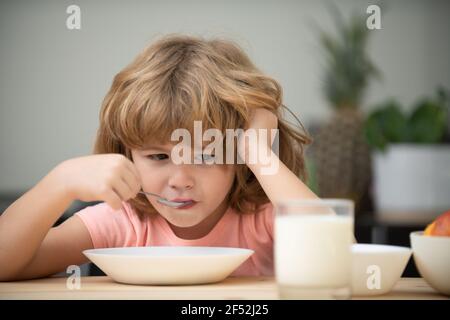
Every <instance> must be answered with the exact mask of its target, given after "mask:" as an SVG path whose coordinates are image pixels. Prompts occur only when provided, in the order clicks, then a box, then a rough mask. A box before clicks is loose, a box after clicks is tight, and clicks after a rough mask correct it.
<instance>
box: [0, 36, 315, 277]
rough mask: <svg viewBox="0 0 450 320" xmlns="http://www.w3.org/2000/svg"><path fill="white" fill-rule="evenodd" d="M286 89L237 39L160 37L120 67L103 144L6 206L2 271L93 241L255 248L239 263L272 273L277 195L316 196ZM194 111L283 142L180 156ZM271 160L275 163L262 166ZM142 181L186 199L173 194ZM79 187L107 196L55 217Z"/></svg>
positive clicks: (88, 196) (74, 257)
mask: <svg viewBox="0 0 450 320" xmlns="http://www.w3.org/2000/svg"><path fill="white" fill-rule="evenodd" d="M281 100H282V90H281V87H280V86H279V84H278V83H277V82H276V81H275V80H273V79H271V78H270V77H267V76H265V75H264V74H263V73H262V72H260V71H259V70H258V69H257V68H256V67H255V66H254V65H253V64H252V62H251V61H250V60H249V58H248V57H247V55H246V54H245V53H244V52H243V51H242V50H241V49H240V48H239V47H238V46H237V45H235V44H234V43H232V42H230V41H225V40H219V39H215V40H209V41H207V40H205V39H202V38H197V37H193V36H183V35H170V36H166V37H163V38H162V39H159V40H158V41H156V42H155V43H153V44H152V45H150V46H149V47H148V48H146V49H145V50H144V51H143V52H142V53H141V54H139V55H138V56H137V57H136V59H135V60H134V61H133V62H132V63H131V64H130V65H128V66H127V67H126V68H125V69H123V70H122V71H121V72H119V73H118V74H117V75H116V76H115V78H114V81H113V83H112V86H111V88H110V90H109V92H108V93H107V95H106V97H105V99H104V101H103V105H102V109H101V112H100V127H99V130H98V133H97V138H96V143H95V152H94V153H95V154H94V155H89V156H85V157H79V158H74V159H69V160H66V161H64V162H62V163H60V164H59V165H57V166H56V167H55V168H53V170H51V171H50V172H49V173H48V174H47V175H46V176H45V177H44V178H43V179H42V180H41V181H39V182H38V183H37V185H36V186H34V187H33V188H32V189H31V190H29V191H28V192H27V193H25V194H24V195H23V196H22V197H21V198H19V199H18V200H17V201H15V202H14V203H13V204H12V205H11V206H10V207H9V208H8V209H7V210H6V211H5V212H4V213H3V215H2V216H1V217H0V261H1V262H2V263H1V264H2V268H1V269H0V280H3V281H5V280H18V279H29V278H37V277H45V276H48V275H51V274H54V273H57V272H60V271H63V270H65V268H66V267H67V266H68V265H72V264H83V263H86V262H87V261H88V260H87V258H86V257H85V256H84V255H83V253H82V251H83V250H86V249H91V248H103V247H128V246H153V245H156V246H164V245H170V246H186V245H189V246H225V247H243V248H250V249H253V250H254V251H255V253H254V254H253V255H252V256H251V258H249V259H248V260H247V261H246V262H245V263H243V264H242V265H241V266H240V267H239V268H238V269H237V270H236V271H235V272H234V273H233V275H235V276H237V275H241V276H243V275H255V276H256V275H273V272H274V270H273V214H274V212H273V205H272V204H273V203H276V202H278V201H280V200H282V199H283V198H316V195H315V194H314V193H313V192H312V191H310V190H309V189H308V188H307V187H306V186H305V184H304V183H303V182H302V180H301V179H300V178H303V177H304V162H303V145H304V144H307V143H309V138H308V137H307V136H306V135H305V134H304V133H303V132H302V131H299V130H297V129H296V128H295V127H293V126H291V125H290V124H288V123H287V122H286V121H285V120H283V119H282V107H284V106H283V105H282V101H281ZM195 120H197V121H201V125H202V129H204V130H206V129H208V128H216V129H218V130H220V132H225V130H226V129H237V128H244V129H266V130H269V129H278V130H279V131H278V137H279V154H277V153H275V152H274V151H273V150H272V149H271V146H272V143H273V141H274V140H273V137H271V138H269V139H265V138H259V136H258V138H257V140H255V141H254V143H247V144H245V143H244V142H243V139H237V145H236V151H237V154H238V155H239V156H240V157H241V159H242V160H243V162H244V163H242V161H241V163H238V162H237V161H236V162H235V163H231V164H230V163H228V162H227V163H223V164H217V163H213V164H207V163H206V161H205V158H206V159H211V158H214V157H215V155H214V154H213V153H210V154H206V152H205V155H202V161H203V162H202V163H201V164H198V163H197V164H196V163H193V164H189V163H182V164H175V163H174V161H172V157H173V152H172V151H173V148H174V147H175V145H176V142H177V141H173V139H172V134H173V132H174V130H176V129H179V128H186V129H188V131H189V132H192V128H193V122H194V121H195ZM194 134H195V133H194ZM194 140H195V139H194ZM204 142H205V141H201V146H200V148H203V147H204ZM227 146H228V145H227ZM195 147H198V146H197V145H196V146H195ZM257 150H262V151H264V152H266V153H265V154H266V155H268V158H267V159H266V160H268V161H266V162H265V163H264V164H263V163H262V162H261V161H258V160H257V161H250V160H251V157H250V156H248V155H250V154H252V152H257ZM230 151H233V150H230V149H227V150H226V152H227V153H229V152H230ZM208 156H209V157H210V158H208ZM272 164H276V168H277V171H276V173H274V174H264V173H263V172H262V169H263V168H264V167H267V165H272ZM141 190H143V191H146V192H152V193H155V194H158V195H160V196H161V197H164V198H166V199H168V200H173V201H180V202H182V204H183V206H181V207H179V208H173V207H169V206H166V205H164V204H162V203H160V202H158V201H157V200H158V199H157V198H156V197H153V196H150V195H144V194H141V193H139V191H141ZM76 199H78V200H81V201H103V202H102V203H100V204H97V205H94V206H90V207H87V208H85V209H83V210H81V211H79V212H77V213H76V214H75V215H74V216H73V217H71V218H69V219H68V220H67V221H65V222H64V223H63V224H61V225H59V226H57V227H53V228H52V226H53V225H54V223H55V221H57V219H58V218H59V217H60V215H61V214H62V213H63V212H64V211H65V210H66V209H67V208H68V207H69V205H70V204H71V203H72V201H74V200H76ZM183 201H185V202H183Z"/></svg>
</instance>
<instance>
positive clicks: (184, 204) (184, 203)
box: [170, 198, 197, 209]
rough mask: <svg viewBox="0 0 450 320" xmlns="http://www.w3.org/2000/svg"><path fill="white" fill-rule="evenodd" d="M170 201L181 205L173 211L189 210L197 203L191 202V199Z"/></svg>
mask: <svg viewBox="0 0 450 320" xmlns="http://www.w3.org/2000/svg"><path fill="white" fill-rule="evenodd" d="M170 201H173V202H179V203H182V205H181V206H179V207H176V208H174V209H189V208H191V207H193V206H194V205H196V204H197V201H195V200H192V199H179V198H177V199H172V200H170Z"/></svg>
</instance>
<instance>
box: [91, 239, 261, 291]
mask: <svg viewBox="0 0 450 320" xmlns="http://www.w3.org/2000/svg"><path fill="white" fill-rule="evenodd" d="M253 252H254V251H253V250H250V249H242V248H227V247H169V246H154V247H126V248H104V249H90V250H84V251H83V253H84V255H86V257H88V258H89V259H90V260H91V261H92V262H93V263H95V264H96V265H97V266H98V267H99V268H100V269H101V270H102V271H103V272H105V273H106V274H107V275H108V276H110V277H111V278H112V279H113V280H115V281H117V282H121V283H128V284H146V285H186V284H202V283H212V282H218V281H222V280H223V279H225V278H226V277H228V276H229V275H230V274H231V273H232V272H233V271H234V270H236V269H237V268H238V267H239V266H240V265H241V264H242V263H243V262H244V261H245V260H247V259H248V258H249V257H250V256H251V255H252V254H253Z"/></svg>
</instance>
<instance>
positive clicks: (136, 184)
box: [122, 167, 141, 198]
mask: <svg viewBox="0 0 450 320" xmlns="http://www.w3.org/2000/svg"><path fill="white" fill-rule="evenodd" d="M123 171H124V172H123V177H122V179H123V180H124V182H125V183H126V184H127V185H128V188H129V189H130V190H131V193H132V194H131V197H130V198H134V197H135V196H136V195H137V193H138V192H139V191H140V190H141V183H140V180H139V179H138V178H136V176H135V174H134V173H133V172H131V170H129V169H128V167H127V168H125V170H123Z"/></svg>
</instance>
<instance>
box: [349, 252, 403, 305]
mask: <svg viewBox="0 0 450 320" xmlns="http://www.w3.org/2000/svg"><path fill="white" fill-rule="evenodd" d="M410 257H411V249H410V248H406V247H398V246H390V245H380V244H354V245H352V295H354V296H374V295H381V294H385V293H387V292H389V291H391V290H392V288H393V287H394V285H395V284H396V283H397V281H398V280H399V279H400V277H401V276H402V273H403V270H405V267H406V264H407V263H408V260H409V258H410Z"/></svg>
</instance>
